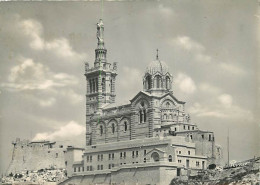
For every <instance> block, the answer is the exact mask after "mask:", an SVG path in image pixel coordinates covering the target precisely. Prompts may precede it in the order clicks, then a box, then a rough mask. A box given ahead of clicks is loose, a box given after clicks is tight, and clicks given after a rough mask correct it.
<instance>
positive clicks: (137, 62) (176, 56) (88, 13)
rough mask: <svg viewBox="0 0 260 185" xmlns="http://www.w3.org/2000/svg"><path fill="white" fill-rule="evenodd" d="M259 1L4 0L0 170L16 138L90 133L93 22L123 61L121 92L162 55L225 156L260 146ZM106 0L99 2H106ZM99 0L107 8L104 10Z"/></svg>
mask: <svg viewBox="0 0 260 185" xmlns="http://www.w3.org/2000/svg"><path fill="white" fill-rule="evenodd" d="M258 6H259V5H258V3H257V1H253V0H252V1H241V0H237V1H233V0H225V1H224V0H221V1H219V0H212V1H204V0H195V1H189V0H184V1H180V0H174V1H123V2H119V1H105V2H104V3H103V5H102V3H101V2H100V1H99V2H87V1H74V2H69V1H66V2H46V1H45V2H44V1H43V2H39V1H38V2H0V25H1V27H0V56H1V60H0V174H1V173H4V172H5V170H6V168H7V166H8V164H9V162H10V160H11V153H12V144H11V143H12V141H14V140H15V139H16V138H21V139H31V140H41V139H45V140H55V141H64V142H65V141H66V142H69V143H72V144H73V145H75V146H84V143H85V136H84V135H85V93H86V81H85V76H84V63H85V62H89V63H90V65H91V66H93V63H94V50H95V48H96V46H97V39H96V23H97V22H98V20H99V19H100V18H102V19H103V22H104V25H105V46H106V48H107V50H108V54H107V56H108V57H107V58H108V61H109V62H111V63H113V62H118V76H117V79H116V95H117V96H116V101H119V102H121V101H122V102H123V101H125V100H129V99H132V98H133V97H134V96H135V95H136V94H137V93H138V92H139V91H140V90H142V77H143V75H144V72H145V69H146V66H148V65H149V63H150V62H151V61H153V60H155V57H156V49H157V48H158V49H159V58H160V60H163V61H165V62H166V63H167V65H168V66H169V69H170V72H171V74H172V75H173V93H174V96H175V97H177V98H178V99H179V100H182V101H185V102H186V107H185V108H186V111H187V112H188V113H189V114H190V116H191V121H192V122H193V123H196V124H197V125H198V126H199V127H200V128H201V129H202V130H211V131H214V133H215V139H216V143H217V144H219V145H221V146H222V147H223V150H224V157H225V160H226V159H227V154H226V153H227V152H226V146H227V133H228V130H229V135H230V159H231V160H237V161H240V160H245V159H248V158H252V157H253V156H256V155H259V122H258V120H259V119H258V118H259V117H258V116H257V115H258V114H259V106H258V105H259V102H258V100H259V99H258V98H257V97H258V96H259V78H258V76H257V71H258V69H259V66H258V63H257V61H259V60H258V53H259V48H258V45H259V39H260V37H259V35H258V33H259V31H260V30H259V28H260V26H259V21H260V20H259V19H260V13H259V11H258ZM102 7H103V8H102ZM102 10H103V11H102Z"/></svg>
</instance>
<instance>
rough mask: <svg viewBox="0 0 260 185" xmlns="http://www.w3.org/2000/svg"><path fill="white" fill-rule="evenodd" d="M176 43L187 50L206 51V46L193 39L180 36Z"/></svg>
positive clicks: (175, 40)
mask: <svg viewBox="0 0 260 185" xmlns="http://www.w3.org/2000/svg"><path fill="white" fill-rule="evenodd" d="M173 41H174V43H175V44H177V45H178V46H180V47H181V48H183V49H186V50H201V51H202V50H205V48H204V46H202V45H201V44H199V43H197V42H196V41H193V40H192V39H191V38H189V37H187V36H179V37H177V38H175V39H174V40H173Z"/></svg>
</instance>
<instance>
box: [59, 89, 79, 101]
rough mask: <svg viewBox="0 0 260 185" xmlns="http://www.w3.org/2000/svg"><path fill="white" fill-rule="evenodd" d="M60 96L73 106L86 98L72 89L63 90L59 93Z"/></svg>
mask: <svg viewBox="0 0 260 185" xmlns="http://www.w3.org/2000/svg"><path fill="white" fill-rule="evenodd" d="M57 93H58V94H59V95H62V96H64V97H66V98H67V100H69V101H70V103H71V104H77V103H80V102H82V101H83V100H84V96H82V95H80V94H77V93H76V92H74V91H73V90H72V89H67V90H62V91H59V92H57Z"/></svg>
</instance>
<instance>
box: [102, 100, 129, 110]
mask: <svg viewBox="0 0 260 185" xmlns="http://www.w3.org/2000/svg"><path fill="white" fill-rule="evenodd" d="M127 105H130V101H129V100H127V101H123V102H117V103H109V104H105V105H104V106H103V109H104V110H106V109H112V108H116V107H123V106H127Z"/></svg>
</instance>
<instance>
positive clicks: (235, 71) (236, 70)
mask: <svg viewBox="0 0 260 185" xmlns="http://www.w3.org/2000/svg"><path fill="white" fill-rule="evenodd" d="M219 66H220V68H222V69H224V70H225V71H228V72H230V73H233V74H237V75H242V74H245V71H244V70H243V69H241V68H239V67H238V66H235V65H233V64H229V63H224V62H221V63H220V64H219Z"/></svg>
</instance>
